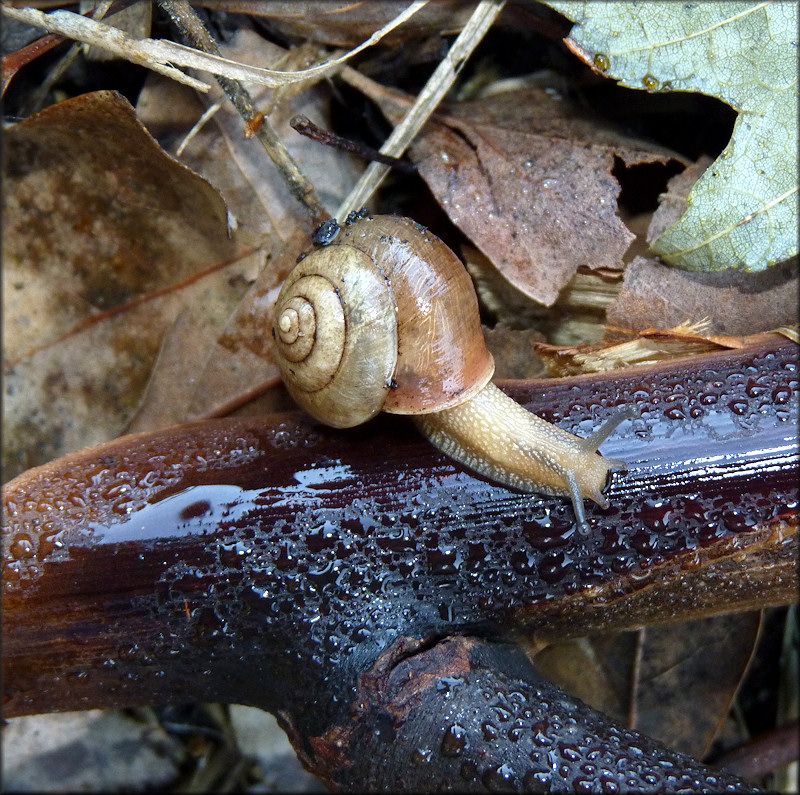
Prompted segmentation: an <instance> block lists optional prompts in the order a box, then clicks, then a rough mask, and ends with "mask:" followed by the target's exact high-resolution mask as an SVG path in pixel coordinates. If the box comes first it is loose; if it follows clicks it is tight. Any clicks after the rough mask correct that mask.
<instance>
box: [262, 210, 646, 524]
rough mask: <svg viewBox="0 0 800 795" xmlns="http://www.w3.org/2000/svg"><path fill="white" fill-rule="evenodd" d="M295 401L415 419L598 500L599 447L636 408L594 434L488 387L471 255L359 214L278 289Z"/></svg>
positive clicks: (534, 487) (542, 485) (405, 225)
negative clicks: (467, 258) (573, 429)
mask: <svg viewBox="0 0 800 795" xmlns="http://www.w3.org/2000/svg"><path fill="white" fill-rule="evenodd" d="M273 333H274V336H275V341H276V345H277V348H278V361H279V364H280V367H281V371H282V374H283V379H284V382H285V383H286V386H287V388H288V390H289V392H290V393H291V395H292V397H293V398H294V399H295V400H296V401H297V403H298V404H300V406H302V407H303V408H304V409H305V410H306V411H307V412H308V413H309V414H311V415H312V416H314V417H316V418H317V419H318V420H320V421H321V422H324V423H327V424H328V425H332V426H334V427H337V428H345V427H350V426H353V425H357V424H359V423H361V422H364V421H366V420H368V419H370V418H371V417H373V416H374V415H375V414H377V413H378V412H379V411H388V412H391V413H395V414H413V415H416V416H415V420H416V423H417V426H418V427H419V428H420V430H421V431H422V432H423V433H424V434H425V435H426V436H427V437H428V439H429V440H430V441H431V442H432V443H433V444H434V445H436V447H438V448H439V449H440V450H442V451H443V452H445V453H446V454H447V455H449V456H451V457H452V458H454V459H455V460H457V461H459V462H461V463H463V464H465V465H466V466H468V467H470V468H472V469H474V470H476V471H477V472H479V473H481V474H483V475H485V476H487V477H489V478H491V479H493V480H496V481H499V482H500V483H503V484H506V485H509V486H512V487H515V488H518V489H521V490H523V491H535V492H541V493H544V494H553V495H565V496H569V497H570V498H571V499H572V503H573V505H574V507H575V515H576V518H577V520H578V526H579V527H580V528H581V530H582V531H583V532H586V531H587V529H588V525H587V523H586V517H585V513H584V509H583V500H584V498H589V499H592V500H594V502H596V503H598V504H599V505H601V506H602V507H606V506H607V505H608V501H607V500H606V498H605V497H604V496H603V494H602V490H603V488H604V487H605V485H606V481H607V479H608V475H609V472H610V471H611V470H612V469H624V468H625V464H624V463H623V462H622V461H618V460H616V459H610V458H605V457H604V456H601V455H599V454H598V452H597V450H598V447H599V446H600V445H601V444H602V442H603V441H604V440H605V439H606V438H608V436H609V435H610V434H611V433H612V432H613V430H614V429H615V428H616V426H617V425H619V423H621V422H622V421H623V420H625V419H627V418H629V417H631V416H633V410H632V409H630V408H626V409H624V410H622V411H621V412H618V413H617V414H616V415H615V416H612V417H611V418H610V419H609V420H607V421H606V423H605V424H604V425H603V426H602V427H601V428H600V429H599V430H597V431H596V432H595V433H594V434H592V436H590V437H589V438H587V439H581V438H580V437H577V436H574V435H573V434H571V433H568V432H566V431H564V430H562V429H560V428H558V427H556V426H555V425H552V424H550V423H548V422H545V420H543V419H541V418H540V417H537V416H536V415H534V414H531V413H530V412H528V411H526V410H525V409H524V408H522V406H520V405H519V404H517V403H515V402H514V401H513V400H512V399H511V398H509V397H508V396H507V395H506V394H505V393H504V392H501V391H500V390H499V389H498V388H497V387H496V386H494V384H492V383H491V377H492V374H493V372H494V362H493V360H492V357H491V355H490V354H489V352H488V350H487V349H486V344H485V342H484V338H483V330H482V328H481V324H480V315H479V312H478V300H477V297H476V295H475V290H474V289H473V287H472V282H471V280H470V278H469V275H468V274H467V272H466V270H465V269H464V267H463V265H462V264H461V261H460V260H459V259H458V257H456V255H455V254H454V253H453V252H452V251H451V250H450V249H449V248H448V247H447V246H446V245H445V244H444V243H443V242H442V241H441V240H439V238H437V237H435V236H434V235H432V234H431V233H430V232H428V231H427V230H426V229H425V228H424V227H422V226H420V225H419V224H416V223H415V222H414V221H412V220H410V219H408V218H400V217H395V216H376V217H374V218H370V217H361V218H359V219H358V220H356V221H354V222H353V223H351V224H349V225H348V226H347V227H346V228H345V229H344V230H343V231H342V232H341V233H340V234H339V236H338V237H337V238H336V239H335V240H334V242H332V243H331V244H329V245H327V246H325V247H324V248H321V249H317V250H315V251H313V252H312V253H310V254H308V255H307V256H306V257H305V258H303V259H302V260H301V261H300V262H299V263H298V265H297V266H296V267H295V269H294V270H293V271H292V272H291V273H290V274H289V277H288V278H287V279H286V282H285V283H284V286H283V288H282V289H281V291H280V294H279V296H278V300H277V304H276V311H275V323H274V328H273Z"/></svg>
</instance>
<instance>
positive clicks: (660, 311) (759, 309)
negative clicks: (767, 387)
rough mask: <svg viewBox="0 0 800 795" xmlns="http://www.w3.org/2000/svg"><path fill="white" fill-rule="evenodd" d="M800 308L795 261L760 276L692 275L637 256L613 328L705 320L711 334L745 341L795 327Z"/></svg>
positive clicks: (612, 314)
mask: <svg viewBox="0 0 800 795" xmlns="http://www.w3.org/2000/svg"><path fill="white" fill-rule="evenodd" d="M797 303H798V274H797V262H796V261H792V260H789V261H788V262H785V263H782V264H781V265H776V266H775V267H774V268H771V269H769V270H767V271H763V272H761V273H743V272H741V271H736V270H733V271H724V272H720V273H690V272H687V271H681V270H678V269H676V268H671V267H670V266H668V265H665V264H664V263H662V262H661V261H660V260H656V259H645V258H644V257H636V259H634V260H633V262H631V263H630V264H629V265H628V266H627V268H626V269H625V277H624V280H623V283H622V290H621V291H620V294H619V296H618V297H617V300H616V302H615V303H614V305H613V306H612V307H611V308H610V309H609V310H608V323H609V324H610V325H613V326H619V327H620V328H627V329H631V330H634V331H638V330H641V329H644V328H652V327H655V328H662V329H667V328H670V327H672V326H675V325H677V324H678V323H682V322H684V321H685V320H687V319H688V320H693V321H696V320H701V319H703V318H706V319H708V321H709V327H708V329H709V333H715V334H729V335H732V336H745V335H749V334H758V333H759V332H762V331H767V330H769V329H773V328H776V327H778V326H791V325H793V324H796V323H797Z"/></svg>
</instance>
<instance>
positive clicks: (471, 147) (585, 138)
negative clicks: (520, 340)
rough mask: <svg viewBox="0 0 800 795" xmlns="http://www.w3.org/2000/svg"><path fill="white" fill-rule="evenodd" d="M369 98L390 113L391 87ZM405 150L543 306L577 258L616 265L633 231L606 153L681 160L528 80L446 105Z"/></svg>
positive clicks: (485, 247)
mask: <svg viewBox="0 0 800 795" xmlns="http://www.w3.org/2000/svg"><path fill="white" fill-rule="evenodd" d="M371 98H372V99H373V100H375V101H376V102H378V104H379V105H380V106H381V109H382V110H383V112H384V113H385V114H386V115H387V116H389V118H390V119H392V120H393V121H396V119H397V117H398V115H399V113H400V112H401V111H400V108H401V107H402V103H403V99H402V98H401V97H399V96H398V95H397V94H396V93H395V92H389V91H386V90H380V91H376V92H374V93H373V94H372V96H371ZM411 157H412V159H413V160H414V161H415V162H416V163H417V166H418V168H419V172H420V174H421V175H422V177H423V178H424V179H425V181H426V182H427V183H428V186H429V187H430V188H431V190H432V191H433V193H434V195H435V196H436V197H437V199H438V200H439V202H440V203H441V205H442V207H443V208H444V210H445V211H446V212H447V214H448V215H449V216H450V218H451V220H452V221H453V223H455V224H456V226H458V227H459V228H460V229H461V230H462V231H463V232H464V233H465V234H466V235H467V236H468V237H469V238H470V239H471V240H472V242H473V243H474V244H475V245H476V246H477V247H478V248H479V249H480V250H481V251H482V252H483V253H484V254H485V255H486V256H487V257H489V259H490V260H491V261H492V262H493V263H494V265H495V267H497V269H498V270H499V271H501V273H502V274H503V276H504V277H505V278H506V279H507V280H508V281H509V282H511V283H512V284H513V285H514V286H515V287H516V288H517V289H519V290H520V291H522V292H523V293H524V294H525V295H527V296H529V297H530V298H533V299H534V300H536V301H538V302H540V303H542V304H545V305H547V306H550V305H551V304H553V303H554V301H555V300H556V298H557V297H558V294H559V291H560V290H561V289H562V288H563V287H564V285H565V284H567V282H568V281H569V280H570V278H571V277H572V276H573V274H574V273H575V271H576V270H577V269H578V267H580V266H581V265H585V266H587V267H589V268H592V269H595V268H619V267H621V264H622V257H623V255H624V253H625V251H626V249H627V248H628V246H629V245H630V243H631V241H632V240H633V235H632V234H631V233H630V231H629V230H628V229H627V228H626V227H625V226H624V224H623V223H622V221H621V220H620V218H619V216H618V215H617V197H618V195H619V190H620V188H619V184H618V183H617V181H616V179H615V178H614V177H613V176H612V175H611V170H612V168H613V167H614V162H615V158H619V159H620V160H622V161H623V162H624V163H625V165H627V166H631V165H635V164H638V163H653V162H656V163H667V162H669V161H670V160H677V161H680V160H681V158H680V156H678V155H676V154H674V153H672V152H670V151H668V150H665V149H664V148H662V147H658V146H654V145H647V144H645V143H643V142H640V141H636V140H633V139H631V138H629V137H627V136H625V135H624V134H622V133H620V132H619V131H617V130H615V129H613V128H609V127H607V126H603V125H601V124H600V123H598V121H597V119H593V118H587V117H585V116H583V115H582V114H581V112H580V111H578V110H577V109H576V108H575V107H573V106H572V105H571V104H570V103H568V102H567V100H566V99H564V98H563V97H561V96H560V95H559V94H558V93H557V92H555V91H553V90H548V89H545V88H541V87H538V86H531V87H528V88H525V89H523V90H520V91H512V92H507V93H503V94H499V95H497V96H494V97H490V98H488V99H483V100H477V101H473V102H464V103H460V104H456V105H451V106H448V108H447V109H446V110H445V111H444V112H443V113H441V114H436V116H435V117H434V119H433V120H432V121H431V122H429V124H428V125H427V126H426V128H425V130H424V131H423V133H422V135H421V136H420V137H419V138H418V140H417V141H416V142H415V143H414V144H413V146H412V148H411Z"/></svg>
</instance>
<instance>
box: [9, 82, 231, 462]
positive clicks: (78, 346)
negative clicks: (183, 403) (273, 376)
mask: <svg viewBox="0 0 800 795" xmlns="http://www.w3.org/2000/svg"><path fill="white" fill-rule="evenodd" d="M4 143H5V149H6V151H5V165H6V172H5V174H6V183H5V186H4V188H5V190H4V192H3V194H4V212H3V304H4V331H5V333H4V335H3V342H4V362H5V419H6V425H5V432H6V435H5V443H4V446H3V447H4V455H5V463H6V465H7V469H6V470H5V471H4V474H5V475H6V476H11V475H12V474H14V473H16V472H19V471H21V470H22V469H25V468H27V467H30V466H34V465H36V464H40V463H43V462H44V461H48V460H50V459H51V458H54V457H56V456H59V455H64V454H65V453H67V452H70V451H72V450H75V449H79V448H80V447H83V446H85V445H87V444H94V443H97V442H100V441H104V440H107V439H110V438H113V437H114V436H117V435H119V434H120V433H122V432H123V431H124V429H125V427H126V423H127V421H128V420H129V419H130V417H131V416H132V415H133V413H134V412H135V411H136V408H137V405H138V403H139V401H140V399H141V397H142V394H143V391H144V389H145V387H146V385H147V381H148V378H149V374H150V369H151V367H152V363H153V360H154V358H155V357H156V355H157V354H158V350H159V347H160V345H161V336H162V334H163V333H164V330H165V329H166V328H168V327H169V325H170V324H171V323H172V322H173V321H174V319H175V317H176V316H177V315H178V314H179V313H180V312H181V310H182V309H183V308H184V307H185V306H187V305H192V306H193V307H195V308H198V309H199V307H200V306H201V305H204V309H205V320H206V323H207V324H210V325H214V324H218V325H219V324H221V323H223V322H224V320H225V318H226V316H227V313H228V312H229V311H230V309H229V308H225V307H226V306H228V307H229V306H233V305H235V302H236V301H238V299H239V296H240V294H241V292H242V290H243V289H244V287H245V286H246V283H244V282H243V281H240V280H239V278H238V277H239V267H240V264H239V262H238V258H239V255H240V253H241V252H240V249H239V247H238V245H237V244H236V243H235V242H234V241H233V240H231V239H230V238H229V236H228V230H227V214H226V208H225V205H224V203H223V201H222V200H221V198H220V196H219V194H218V193H217V192H216V191H215V190H214V188H212V187H211V186H210V185H209V184H208V183H207V182H206V181H205V180H203V179H202V178H200V177H199V176H198V175H197V174H194V173H193V172H191V171H190V170H189V169H188V168H186V167H185V166H183V165H181V164H180V163H178V162H176V161H175V160H173V159H172V158H170V157H168V156H167V155H166V154H165V153H164V152H163V151H162V150H161V149H160V148H159V147H158V145H157V144H156V143H155V141H154V140H153V139H152V138H151V136H150V135H149V134H148V133H147V131H146V130H145V129H144V128H143V127H142V126H141V125H140V124H139V122H138V121H137V120H136V117H135V113H134V111H133V108H132V107H131V106H130V104H129V103H128V102H127V100H125V99H124V98H123V97H121V96H120V95H118V94H115V93H113V92H97V93H94V94H87V95H84V96H81V97H77V98H75V99H72V100H67V101H65V102H62V103H60V104H58V105H55V106H52V107H50V108H48V109H47V110H45V111H42V112H41V113H39V114H37V115H35V116H32V117H30V118H29V119H27V120H26V121H24V122H21V123H20V124H18V125H16V126H14V127H11V128H9V129H8V130H7V131H6V133H5V141H4ZM231 302H233V303H231Z"/></svg>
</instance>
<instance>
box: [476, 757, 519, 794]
mask: <svg viewBox="0 0 800 795" xmlns="http://www.w3.org/2000/svg"><path fill="white" fill-rule="evenodd" d="M483 783H484V785H485V786H486V788H487V789H488V790H489V791H490V792H513V791H514V790H515V789H517V776H516V773H514V770H513V768H511V767H510V766H509V765H507V764H502V765H500V766H499V767H490V768H489V769H488V770H487V771H486V772H485V773H484V774H483Z"/></svg>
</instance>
